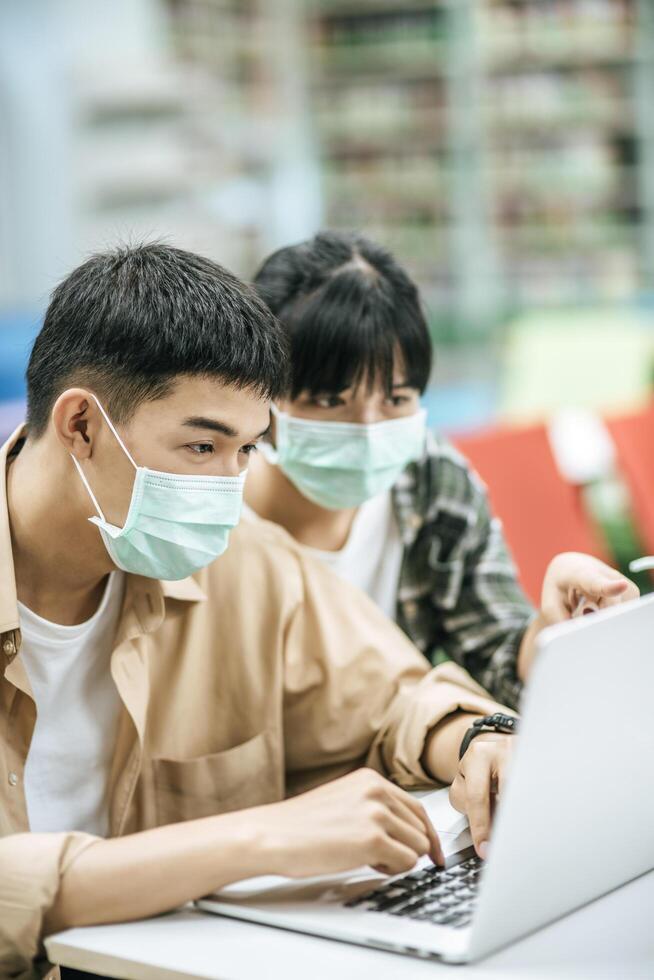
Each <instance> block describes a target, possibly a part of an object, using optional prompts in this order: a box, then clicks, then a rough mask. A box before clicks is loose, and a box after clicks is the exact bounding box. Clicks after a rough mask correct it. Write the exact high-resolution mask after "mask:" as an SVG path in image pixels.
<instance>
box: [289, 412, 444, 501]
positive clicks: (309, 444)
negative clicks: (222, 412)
mask: <svg viewBox="0 0 654 980" xmlns="http://www.w3.org/2000/svg"><path fill="white" fill-rule="evenodd" d="M273 414H274V416H275V423H276V439H275V441H276V446H275V450H274V451H273V453H271V454H270V457H271V459H272V460H273V461H274V462H276V463H277V464H278V465H279V467H280V469H281V470H282V471H283V472H284V473H285V474H286V476H287V477H288V478H289V480H291V482H292V483H293V484H295V486H296V487H297V488H298V490H299V491H300V492H301V493H302V494H304V496H305V497H307V498H308V499H309V500H312V501H313V502H314V503H316V504H319V505H320V506H321V507H326V508H328V509H330V510H342V509H345V508H349V507H358V506H359V505H360V504H362V503H364V501H366V500H369V499H370V498H371V497H375V496H376V495H377V494H379V493H383V492H384V491H385V490H389V489H390V488H391V487H392V486H393V484H394V483H395V482H396V480H397V478H398V477H399V476H400V474H401V473H402V471H403V470H404V469H405V468H406V467H407V465H408V464H409V463H410V462H411V461H412V460H415V459H418V458H419V457H420V456H421V455H422V453H423V450H424V444H425V434H426V420H427V413H426V411H425V410H424V409H421V410H419V411H418V412H416V413H414V414H413V415H407V416H405V417H402V418H397V419H391V420H390V421H385V422H373V423H371V424H368V425H363V424H360V423H355V422H322V421H315V420H312V419H303V418H297V417H295V416H292V415H288V414H286V413H285V412H280V411H279V410H278V409H276V408H274V407H273Z"/></svg>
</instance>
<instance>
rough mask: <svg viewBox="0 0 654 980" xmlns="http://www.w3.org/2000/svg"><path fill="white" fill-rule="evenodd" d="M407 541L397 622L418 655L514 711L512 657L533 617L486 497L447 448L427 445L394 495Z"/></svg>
mask: <svg viewBox="0 0 654 980" xmlns="http://www.w3.org/2000/svg"><path fill="white" fill-rule="evenodd" d="M395 505H396V506H395V509H396V514H397V517H398V522H399V524H400V530H401V533H402V536H403V540H404V563H403V567H402V573H401V576H400V587H399V594H398V622H399V624H400V625H401V626H402V627H403V628H404V630H405V632H407V633H408V634H409V636H410V637H411V639H412V640H413V641H414V643H415V644H416V645H417V646H418V647H419V648H420V649H421V650H422V651H423V653H424V654H425V655H426V656H427V657H429V659H431V660H432V662H434V661H437V660H438V658H439V655H441V654H442V653H445V654H446V656H447V657H449V658H450V659H452V660H454V661H456V663H458V664H460V665H461V666H462V667H465V668H466V670H467V671H468V672H469V673H470V674H471V675H472V677H474V679H475V680H476V681H478V683H479V684H481V685H482V687H484V688H485V689H486V690H487V691H489V692H490V694H492V695H493V697H495V698H496V699H497V700H498V701H501V702H502V703H503V704H507V705H509V706H510V707H512V708H517V706H518V703H519V700H520V695H521V691H522V683H521V681H520V680H519V678H518V675H517V659H518V653H519V650H520V644H521V642H522V637H523V635H524V632H525V630H526V628H527V626H528V624H529V622H530V621H531V619H532V617H533V616H534V610H533V608H532V607H531V605H530V603H529V602H528V600H527V598H526V597H525V595H524V593H523V591H522V589H521V587H520V585H519V583H518V580H517V575H516V570H515V566H514V564H513V561H512V559H511V556H510V554H509V551H508V548H507V545H506V542H505V540H504V536H503V533H502V525H501V523H500V521H499V520H498V519H497V518H496V517H494V516H493V514H492V513H491V511H490V507H489V503H488V497H487V493H486V489H485V487H484V485H483V484H482V482H481V480H480V479H479V478H478V477H477V475H476V474H475V473H474V472H473V471H472V470H471V468H470V467H469V465H468V464H467V462H466V461H465V460H464V458H463V457H462V456H461V455H460V454H459V453H458V452H457V451H456V450H455V449H454V448H453V447H452V446H450V445H449V444H447V443H446V442H442V441H437V440H435V439H433V438H430V440H429V442H428V449H427V453H426V456H425V458H424V459H423V460H421V461H419V462H418V463H416V464H413V467H410V468H409V470H407V471H406V473H405V474H404V477H403V479H402V481H401V482H400V484H398V486H397V487H396V492H395Z"/></svg>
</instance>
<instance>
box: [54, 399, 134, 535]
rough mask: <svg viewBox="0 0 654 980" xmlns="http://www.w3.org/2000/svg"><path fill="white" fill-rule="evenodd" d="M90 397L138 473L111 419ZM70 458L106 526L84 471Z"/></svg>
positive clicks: (74, 459) (71, 456)
mask: <svg viewBox="0 0 654 980" xmlns="http://www.w3.org/2000/svg"><path fill="white" fill-rule="evenodd" d="M91 397H92V398H93V400H94V402H95V403H96V405H97V406H98V408H99V409H100V412H101V413H102V416H103V418H104V420H105V422H106V423H107V425H108V426H109V428H110V429H111V431H112V433H113V434H114V436H115V437H116V441H117V442H118V445H119V446H120V448H121V449H122V450H123V452H124V453H125V455H126V456H127V458H128V460H129V461H130V463H131V464H132V466H133V467H134V469H135V470H137V471H138V466H137V465H136V463H135V462H134V460H133V459H132V454H131V453H130V451H129V449H128V448H127V446H126V445H125V443H124V442H123V440H122V439H121V438H120V436H119V435H118V433H117V432H116V428H115V426H114V424H113V422H112V421H111V419H110V418H109V416H108V415H107V413H106V412H105V410H104V408H103V407H102V405H101V404H100V402H99V401H98V399H97V398H96V396H95V395H94V394H93V392H91ZM70 458H71V459H72V461H73V463H74V464H75V466H76V468H77V472H78V473H79V475H80V477H81V478H82V483H83V484H84V486H85V487H86V490H87V492H88V495H89V497H90V498H91V500H92V501H93V506H94V507H95V509H96V510H97V512H98V514H99V515H100V520H102V521H103V522H104V523H105V524H106V523H107V520H106V518H105V516H104V514H103V513H102V508H101V507H100V504H99V503H98V501H97V498H96V496H95V494H94V493H93V491H92V490H91V484H90V483H89V481H88V480H87V479H86V476H85V475H84V471H83V470H82V467H81V465H80V463H79V460H78V459H76V458H75V456H73V454H72V453H71V454H70Z"/></svg>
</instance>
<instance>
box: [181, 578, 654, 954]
mask: <svg viewBox="0 0 654 980" xmlns="http://www.w3.org/2000/svg"><path fill="white" fill-rule="evenodd" d="M539 645H540V652H539V657H538V660H537V663H536V666H535V669H534V672H533V675H532V679H531V681H530V684H529V688H528V690H527V692H526V698H525V704H524V710H523V721H522V726H521V732H520V735H519V737H518V742H517V745H516V752H515V754H514V759H513V762H512V767H511V773H510V779H509V782H508V787H507V790H506V792H505V794H504V795H503V798H502V800H501V801H499V804H498V808H497V813H496V817H495V823H494V827H493V834H492V838H491V844H490V854H489V858H488V860H487V861H486V862H484V863H482V862H480V861H479V860H478V859H477V858H476V857H475V856H474V855H472V852H471V850H470V848H469V847H468V848H465V849H464V850H463V851H461V850H460V849H459V852H458V853H456V854H454V855H453V856H451V857H450V858H449V859H448V862H447V863H448V865H449V867H447V868H445V869H438V868H435V867H434V866H433V865H432V864H431V862H429V861H428V860H427V859H424V860H423V861H422V862H421V863H420V864H419V865H418V866H417V867H416V869H415V870H414V871H412V872H411V873H410V874H407V875H403V876H398V877H394V878H383V877H381V876H380V875H377V874H375V873H373V872H372V871H370V870H369V869H368V870H365V869H362V870H360V871H358V872H355V873H349V874H346V875H337V876H331V877H324V878H320V879H313V880H309V881H302V880H298V879H277V880H276V881H270V880H267V879H251V880H250V881H249V882H244V883H240V884H239V885H238V886H236V887H235V888H234V887H233V888H231V889H230V888H228V889H225V890H224V891H222V892H220V893H219V894H217V895H213V896H209V897H207V898H205V899H203V900H201V901H200V902H198V903H197V904H198V906H199V907H200V908H202V909H205V910H207V911H209V912H214V913H217V914H220V915H226V916H231V917H234V918H238V919H245V920H247V921H250V922H258V923H263V924H265V925H270V926H276V927H278V928H281V929H288V930H292V931H296V932H305V933H310V934H312V935H316V936H325V937H329V938H332V939H338V940H341V941H344V942H350V943H357V944H360V945H366V946H374V947H377V948H380V949H389V950H393V951H394V952H399V953H405V954H410V955H414V956H421V957H427V958H435V959H439V960H443V961H446V962H450V963H462V962H467V961H469V960H473V959H477V958H479V957H482V956H485V955H486V954H488V953H490V952H491V951H493V950H495V949H497V948H498V947H501V946H504V945H506V944H507V943H510V942H512V941H513V940H515V939H517V938H518V937H519V936H523V935H525V934H526V933H529V932H532V931H534V930H536V929H539V928H540V927H541V926H544V925H545V924H546V923H548V922H551V921H552V920H554V919H557V918H559V917H560V916H563V915H565V914H566V913H568V912H570V911H571V910H572V909H575V908H577V907H579V906H581V905H584V904H586V903H588V902H591V901H593V899H595V898H598V897H599V896H600V895H602V894H604V893H606V892H608V891H611V890H612V889H614V888H617V887H618V886H619V885H621V884H623V883H624V882H626V881H629V880H630V879H632V878H635V877H637V876H638V875H641V874H643V873H644V872H646V871H649V870H650V869H652V868H654V778H653V776H652V773H653V766H654V725H653V724H652V698H653V697H654V596H647V597H644V598H642V599H638V600H635V601H634V602H630V603H625V604H624V605H622V606H616V607H613V608H611V609H607V610H605V611H602V612H598V613H596V614H594V615H593V616H586V617H584V618H582V619H579V620H574V621H572V622H569V623H564V624H561V625H559V626H554V627H551V628H550V629H548V630H545V631H544V632H543V633H542V635H541V637H540V643H539ZM465 843H469V841H467V842H466V841H465V840H464V844H465Z"/></svg>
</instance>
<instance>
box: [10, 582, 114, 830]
mask: <svg viewBox="0 0 654 980" xmlns="http://www.w3.org/2000/svg"><path fill="white" fill-rule="evenodd" d="M124 579H125V576H124V574H123V573H122V572H112V574H111V575H110V576H109V580H108V582H107V585H106V588H105V591H104V595H103V597H102V601H101V603H100V605H99V606H98V609H97V610H96V612H95V613H94V614H93V616H92V617H91V618H90V619H88V620H87V621H86V622H85V623H80V624H79V625H78V626H59V625H58V624H57V623H50V622H48V620H47V619H42V617H41V616H37V615H36V613H33V612H32V610H31V609H28V608H27V606H24V605H23V604H22V603H20V602H19V603H18V610H19V616H20V626H21V631H22V646H21V654H20V655H21V659H22V661H23V663H24V664H25V669H26V670H27V675H28V677H29V680H30V684H31V685H32V693H33V695H34V700H35V702H36V712H37V717H36V727H35V729H34V735H33V737H32V743H31V745H30V749H29V753H28V755H27V762H26V763H25V796H26V799H27V813H28V817H29V823H30V829H31V830H32V831H68V830H82V831H86V832H87V833H90V834H97V835H98V836H100V837H105V836H106V835H107V833H108V830H109V813H108V806H107V791H108V781H109V770H110V767H111V762H112V757H113V750H114V744H115V740H116V725H117V722H118V715H119V712H120V705H121V702H120V697H119V695H118V691H117V690H116V686H115V684H114V682H113V678H112V676H111V671H110V660H111V652H112V649H113V644H114V637H115V634H116V629H117V626H118V620H119V617H120V611H121V607H122V600H123V589H124Z"/></svg>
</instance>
